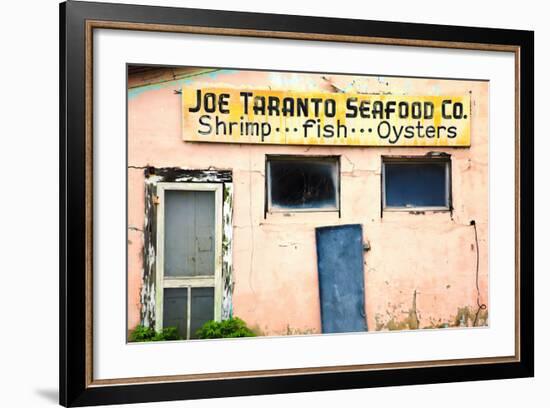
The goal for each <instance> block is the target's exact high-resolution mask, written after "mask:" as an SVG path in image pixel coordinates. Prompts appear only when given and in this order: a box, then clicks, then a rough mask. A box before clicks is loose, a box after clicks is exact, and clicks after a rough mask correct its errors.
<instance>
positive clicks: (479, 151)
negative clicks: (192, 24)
mask: <svg viewBox="0 0 550 408" xmlns="http://www.w3.org/2000/svg"><path fill="white" fill-rule="evenodd" d="M323 76H324V77H325V78H323ZM130 84H131V82H130ZM186 84H190V85H192V86H201V85H209V86H216V87H239V88H242V87H247V88H258V89H266V88H271V89H274V90H277V89H293V90H298V91H300V90H303V91H321V92H334V86H333V85H336V86H337V87H339V88H341V89H345V90H349V91H350V92H392V93H397V94H410V95H439V94H441V95H443V94H445V95H464V94H467V93H468V92H471V98H472V99H471V100H472V112H471V114H472V117H471V126H472V128H471V147H469V148H441V147H439V148H433V147H427V148H403V147H391V148H386V147H385V148H378V147H315V146H313V147H307V146H305V147H301V146H269V145H237V144H214V143H212V144H200V143H187V142H183V141H182V135H181V129H182V119H181V99H180V98H181V97H180V96H179V95H176V94H175V93H174V90H178V89H181V87H182V86H183V85H186ZM488 92H489V85H488V83H487V82H482V81H448V80H433V79H407V78H389V77H384V78H381V77H351V76H335V75H319V74H291V73H269V72H251V71H248V72H246V71H245V72H231V71H224V70H222V71H218V72H215V73H209V74H203V75H197V76H193V77H192V78H190V79H180V80H175V81H169V82H163V83H159V84H152V85H147V86H142V87H136V88H132V89H130V90H129V95H128V165H129V168H128V220H129V225H128V227H129V231H128V239H129V241H128V277H129V280H128V327H129V328H132V327H134V326H135V325H136V324H138V323H139V318H140V317H139V316H140V315H139V311H140V288H141V279H142V269H143V266H142V250H143V236H142V230H143V223H144V176H143V170H142V168H143V167H144V166H154V167H181V168H187V169H207V168H217V169H230V170H232V171H233V183H234V215H233V233H234V241H233V245H234V247H233V248H234V249H233V268H234V269H233V276H234V281H235V290H234V294H233V308H234V314H235V315H237V316H239V317H241V318H243V319H244V320H245V321H246V322H247V323H248V324H249V325H250V326H253V327H255V328H257V329H259V330H260V331H261V332H263V333H264V334H266V335H271V334H288V333H294V334H295V333H310V332H313V333H318V332H320V305H319V289H318V278H317V263H316V262H317V261H316V252H315V236H314V228H315V227H317V226H325V225H337V224H349V223H360V224H362V225H363V231H364V235H365V236H364V239H365V240H368V241H369V242H370V245H371V250H370V251H368V252H366V253H365V257H364V264H365V265H364V269H365V299H366V301H365V305H366V314H367V319H368V326H369V329H370V330H385V329H404V328H416V327H420V328H424V327H438V326H442V325H443V326H445V325H449V326H455V325H471V324H472V321H473V316H474V315H475V313H476V312H477V311H478V307H477V300H476V297H477V289H476V248H475V239H474V230H473V227H472V226H470V220H475V221H476V225H477V229H478V236H479V248H480V264H479V265H480V267H479V288H480V295H481V298H480V301H481V303H485V304H487V305H488V306H489V302H488V261H487V259H488V232H487V231H488V120H487V118H488ZM429 151H443V152H447V153H449V154H451V158H452V197H453V207H454V210H453V212H452V214H450V213H449V212H439V213H434V212H426V213H424V214H413V213H409V212H384V214H383V217H381V213H380V200H381V191H380V177H381V156H382V155H423V154H425V153H427V152H429ZM266 154H311V155H340V156H341V218H338V214H336V213H326V212H323V213H288V214H281V213H279V214H268V215H267V217H266V218H265V219H264V195H265V192H264V189H265V187H264V176H265V175H264V172H265V155H266ZM488 310H489V308H488V309H487V310H486V311H482V312H481V313H480V315H479V316H478V323H480V324H488V319H487V312H488ZM413 320H415V321H416V320H417V321H418V322H419V324H418V326H417V325H416V323H415V322H412V321H413Z"/></svg>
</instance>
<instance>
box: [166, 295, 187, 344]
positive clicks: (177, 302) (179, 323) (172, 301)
mask: <svg viewBox="0 0 550 408" xmlns="http://www.w3.org/2000/svg"><path fill="white" fill-rule="evenodd" d="M162 326H163V327H164V328H166V327H172V326H175V327H177V328H178V334H179V335H180V337H181V338H182V339H185V338H187V288H168V289H164V306H163V309H162Z"/></svg>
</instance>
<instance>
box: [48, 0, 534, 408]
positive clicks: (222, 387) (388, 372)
mask: <svg viewBox="0 0 550 408" xmlns="http://www.w3.org/2000/svg"><path fill="white" fill-rule="evenodd" d="M59 12H60V14H59V16H60V42H59V46H60V61H59V62H60V77H59V79H60V122H59V125H60V145H59V149H60V209H59V211H60V254H59V260H60V275H59V278H60V280H59V285H60V297H59V303H60V314H59V318H60V333H59V334H60V345H59V347H60V348H59V351H60V364H59V369H60V382H59V387H60V393H59V395H60V404H62V405H64V406H86V405H100V404H121V403H137V402H148V401H168V400H178V399H197V398H215V397H229V396H243V395H258V394H275V393H293V392H304V391H321V390H340V389H353V388H366V387H383V386H396V385H410V384H427V383H446V382H456V381H473V380H488V379H504V378H520V377H532V376H534V33H533V32H532V31H519V30H508V29H494V28H474V27H459V26H445V25H432V24H413V23H397V22H382V21H365V20H352V19H339V18H321V17H306V16H292V15H276V14H257V13H245V12H230V11H213V10H202V9H185V8H168V7H152V6H137V5H121V4H107V3H91V2H78V1H68V2H65V3H62V4H61V5H60V9H59ZM90 21H106V22H122V23H128V24H152V25H174V26H179V25H185V26H192V27H202V28H204V27H214V28H218V29H228V30H251V31H259V32H266V35H265V37H270V35H271V34H268V33H267V32H269V33H277V32H280V33H298V34H299V35H301V36H303V37H304V36H305V37H307V36H308V35H317V36H327V37H330V36H346V37H355V38H363V37H364V38H366V37H368V38H370V39H371V40H372V41H373V42H376V41H377V39H384V41H383V43H386V44H391V43H392V41H394V42H395V43H397V44H405V45H418V44H425V45H426V46H440V47H445V44H451V43H452V44H459V45H460V44H462V45H463V46H464V47H465V48H470V47H471V48H476V45H480V46H481V45H482V46H483V47H482V48H480V49H483V48H485V49H492V46H496V47H508V48H510V47H511V48H514V49H515V50H516V56H517V64H518V65H519V67H520V69H518V71H517V72H518V75H517V80H516V85H517V89H516V93H517V95H516V98H517V109H516V113H517V118H516V126H517V132H519V134H520V135H521V143H520V144H519V146H517V149H516V155H517V156H516V174H517V175H519V176H518V177H519V178H518V180H517V183H516V185H517V187H516V205H517V206H520V207H518V209H517V214H518V215H519V218H518V219H517V221H516V225H517V226H518V228H517V231H516V242H517V246H518V247H519V248H521V251H518V252H519V254H518V255H517V256H516V258H517V259H516V269H517V270H519V272H518V275H517V276H518V278H517V287H518V288H519V289H518V293H517V299H516V301H517V305H516V307H517V308H516V310H518V311H519V314H518V316H519V324H518V327H517V335H518V336H519V340H520V341H519V345H518V350H517V352H518V354H519V356H518V358H517V360H516V361H509V362H494V363H492V364H475V363H472V364H460V365H453V364H444V363H442V364H441V365H439V366H421V365H420V366H415V367H410V368H391V367H389V368H385V369H383V370H364V371H363V370H358V371H342V372H323V373H306V374H295V375H264V376H251V377H242V378H227V379H223V380H219V379H217V380H210V379H201V380H193V381H175V382H173V381H167V382H155V383H147V382H145V383H139V382H136V383H132V384H102V385H101V386H96V385H94V383H93V381H92V379H91V378H90V374H89V365H90V358H91V357H90V349H89V348H90V344H89V342H88V341H87V340H89V331H90V330H91V329H90V324H91V323H90V321H89V315H87V313H88V310H89V308H90V302H91V301H92V299H91V298H90V293H91V292H90V291H89V286H90V282H89V277H87V275H86V270H87V268H89V265H90V263H91V248H90V237H91V236H92V231H89V230H88V228H89V225H90V224H89V222H90V221H89V210H90V205H91V204H90V200H91V195H90V194H91V192H90V191H89V189H87V187H86V186H87V182H86V180H87V171H88V170H89V169H88V168H87V163H88V162H89V159H90V155H91V154H92V152H91V149H90V147H89V145H88V144H87V139H86V134H87V126H89V121H90V118H89V117H88V116H87V115H86V109H87V104H89V103H90V101H89V99H87V95H88V96H89V92H90V90H91V88H90V87H91V85H90V84H89V83H87V80H86V73H87V69H88V68H87V64H86V58H87V53H88V52H89V48H88V47H87V42H86V33H87V30H88V25H87V23H88V22H90ZM455 48H461V47H460V46H458V47H455ZM519 67H518V68H519ZM87 225H88V227H87ZM87 316H88V317H87Z"/></svg>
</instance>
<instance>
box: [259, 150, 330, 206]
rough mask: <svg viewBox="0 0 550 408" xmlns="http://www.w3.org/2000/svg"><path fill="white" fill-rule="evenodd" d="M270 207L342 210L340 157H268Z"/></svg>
mask: <svg viewBox="0 0 550 408" xmlns="http://www.w3.org/2000/svg"><path fill="white" fill-rule="evenodd" d="M267 189H268V191H267V196H268V209H269V210H270V211H272V210H274V211H277V210H279V211H300V210H303V211H307V210H310V211H336V210H338V201H339V199H338V194H339V192H338V190H339V166H338V158H337V157H322V158H319V157H316V158H309V157H268V159H267Z"/></svg>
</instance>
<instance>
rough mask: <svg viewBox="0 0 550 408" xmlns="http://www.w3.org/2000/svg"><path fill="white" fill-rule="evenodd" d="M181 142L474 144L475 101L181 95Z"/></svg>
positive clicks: (235, 92) (229, 92)
mask: <svg viewBox="0 0 550 408" xmlns="http://www.w3.org/2000/svg"><path fill="white" fill-rule="evenodd" d="M182 95H183V96H182V109H183V140H184V141H188V142H217V143H263V144H288V145H322V146H469V145H470V97H469V95H452V96H450V95H449V96H440V95H437V96H425V95H419V96H413V95H405V96H402V95H379V94H351V93H321V92H295V91H269V90H248V89H219V88H210V89H205V88H201V89H184V90H183V92H182Z"/></svg>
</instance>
